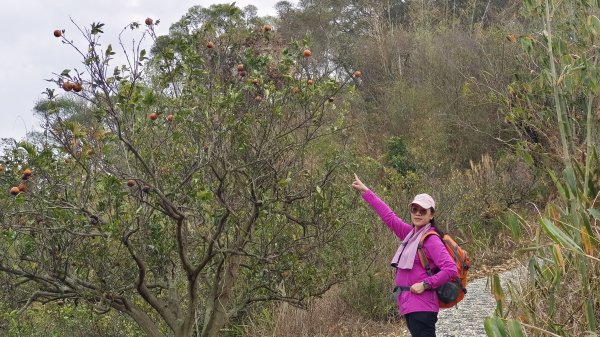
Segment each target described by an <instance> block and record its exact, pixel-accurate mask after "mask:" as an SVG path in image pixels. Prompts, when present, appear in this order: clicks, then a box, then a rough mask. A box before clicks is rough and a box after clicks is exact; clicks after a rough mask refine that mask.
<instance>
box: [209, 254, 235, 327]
mask: <svg viewBox="0 0 600 337" xmlns="http://www.w3.org/2000/svg"><path fill="white" fill-rule="evenodd" d="M240 262H241V257H240V256H239V255H232V256H231V257H230V258H229V265H228V266H227V267H226V268H225V272H224V274H225V275H224V276H223V281H222V282H217V284H218V285H217V287H215V289H214V290H215V291H213V293H212V294H211V295H212V296H211V298H210V304H208V305H207V318H206V319H205V321H204V328H203V329H202V334H201V335H200V336H201V337H216V336H217V335H218V333H219V331H220V330H221V328H223V326H224V325H225V323H226V322H227V319H228V317H227V308H226V306H227V304H228V303H229V298H230V296H231V288H233V284H234V283H235V280H236V278H237V272H238V269H239V266H240Z"/></svg>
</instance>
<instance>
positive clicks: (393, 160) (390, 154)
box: [384, 137, 414, 175]
mask: <svg viewBox="0 0 600 337" xmlns="http://www.w3.org/2000/svg"><path fill="white" fill-rule="evenodd" d="M409 158H410V157H409V153H408V149H407V146H406V142H405V141H404V140H403V139H402V138H400V137H391V138H390V139H388V143H387V151H386V154H385V158H384V160H385V162H386V164H387V165H388V166H390V167H392V168H394V169H396V170H397V171H398V172H399V173H400V174H402V175H405V174H407V173H408V172H410V171H414V167H413V165H412V163H411V162H410V160H409Z"/></svg>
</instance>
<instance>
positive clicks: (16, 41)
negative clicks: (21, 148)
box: [0, 0, 297, 140]
mask: <svg viewBox="0 0 600 337" xmlns="http://www.w3.org/2000/svg"><path fill="white" fill-rule="evenodd" d="M278 1H279V0H238V1H236V5H237V6H238V7H241V8H243V7H245V6H246V5H249V4H252V5H254V6H256V7H257V8H258V15H259V16H265V15H275V14H276V11H275V10H274V8H273V7H274V5H275V4H276V3H277V2H278ZM231 2H232V1H219V0H196V1H192V0H98V1H94V2H89V1H77V0H51V1H50V0H25V1H24V0H0V4H1V6H0V32H2V33H1V34H0V55H1V56H0V80H1V81H2V82H1V84H0V103H1V105H0V118H1V119H0V138H8V137H11V138H16V139H17V140H20V139H22V138H24V137H25V135H26V133H27V132H29V131H31V130H33V129H38V130H39V124H40V120H39V119H38V118H37V117H34V116H33V106H34V104H35V102H36V101H38V100H39V99H41V98H42V97H43V96H42V94H41V93H42V92H43V91H45V89H46V88H47V87H51V88H55V85H54V84H53V83H50V82H46V81H44V79H48V78H51V77H53V75H52V73H53V72H55V73H60V72H61V71H62V70H63V69H67V68H73V67H77V68H78V69H82V66H81V60H80V58H78V56H77V55H76V53H75V51H74V50H73V49H72V48H70V47H68V46H66V45H63V44H62V43H61V42H60V39H58V38H55V37H54V36H53V35H52V32H53V31H54V30H55V29H65V30H66V32H67V34H68V35H67V36H68V37H69V38H71V39H74V38H75V37H77V38H79V35H77V33H76V31H75V30H76V27H75V26H74V25H73V23H71V21H70V18H73V20H74V21H75V22H76V23H77V24H78V25H80V26H83V27H89V25H90V24H91V23H92V22H102V23H104V24H105V29H104V32H105V34H104V36H103V39H104V42H105V45H106V44H108V43H112V44H113V47H115V45H116V44H117V41H116V40H117V36H118V34H119V32H120V31H121V30H122V29H123V27H125V26H126V25H128V24H129V23H130V22H133V21H137V22H140V23H142V22H143V21H144V20H145V19H146V17H151V18H153V19H155V20H156V19H160V24H159V25H158V26H157V27H156V32H157V34H158V35H164V34H167V33H168V30H169V27H170V26H171V24H172V23H174V22H175V21H177V20H179V19H180V18H181V16H182V15H184V14H185V13H186V12H187V9H188V8H190V7H192V6H195V5H200V6H203V7H209V6H210V5H211V4H213V3H231ZM289 2H291V3H297V1H289ZM111 39H112V40H111ZM80 46H81V47H85V44H80ZM59 93H60V92H59Z"/></svg>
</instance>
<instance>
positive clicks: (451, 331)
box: [436, 267, 524, 337]
mask: <svg viewBox="0 0 600 337" xmlns="http://www.w3.org/2000/svg"><path fill="white" fill-rule="evenodd" d="M523 270H524V268H523V267H518V268H514V269H511V270H508V271H504V272H501V273H499V276H500V280H501V283H502V284H503V285H504V284H505V283H506V282H507V281H512V282H514V281H515V280H517V279H518V278H519V277H521V275H523V273H522V271H523ZM495 309H496V301H495V300H494V297H493V296H492V294H491V292H490V289H489V285H488V278H487V277H480V278H477V279H475V280H473V281H470V282H469V284H467V295H466V296H465V298H464V299H463V300H462V302H460V303H459V304H458V306H457V307H456V308H450V309H444V310H442V311H440V313H439V315H438V323H437V325H436V336H437V337H480V336H482V337H485V336H486V334H485V330H484V329H483V320H484V319H485V318H486V317H488V316H490V315H492V314H493V313H494V310H495Z"/></svg>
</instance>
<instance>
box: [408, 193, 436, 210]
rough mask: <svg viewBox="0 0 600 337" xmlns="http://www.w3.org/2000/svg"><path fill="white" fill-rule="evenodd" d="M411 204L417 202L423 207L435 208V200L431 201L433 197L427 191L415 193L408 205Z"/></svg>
mask: <svg viewBox="0 0 600 337" xmlns="http://www.w3.org/2000/svg"><path fill="white" fill-rule="evenodd" d="M412 204H417V205H419V206H421V207H423V208H424V209H430V208H433V209H435V201H433V198H432V197H431V196H430V195H429V194H427V193H421V194H417V195H416V196H415V198H414V199H413V201H412V202H411V203H410V204H409V205H412Z"/></svg>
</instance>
